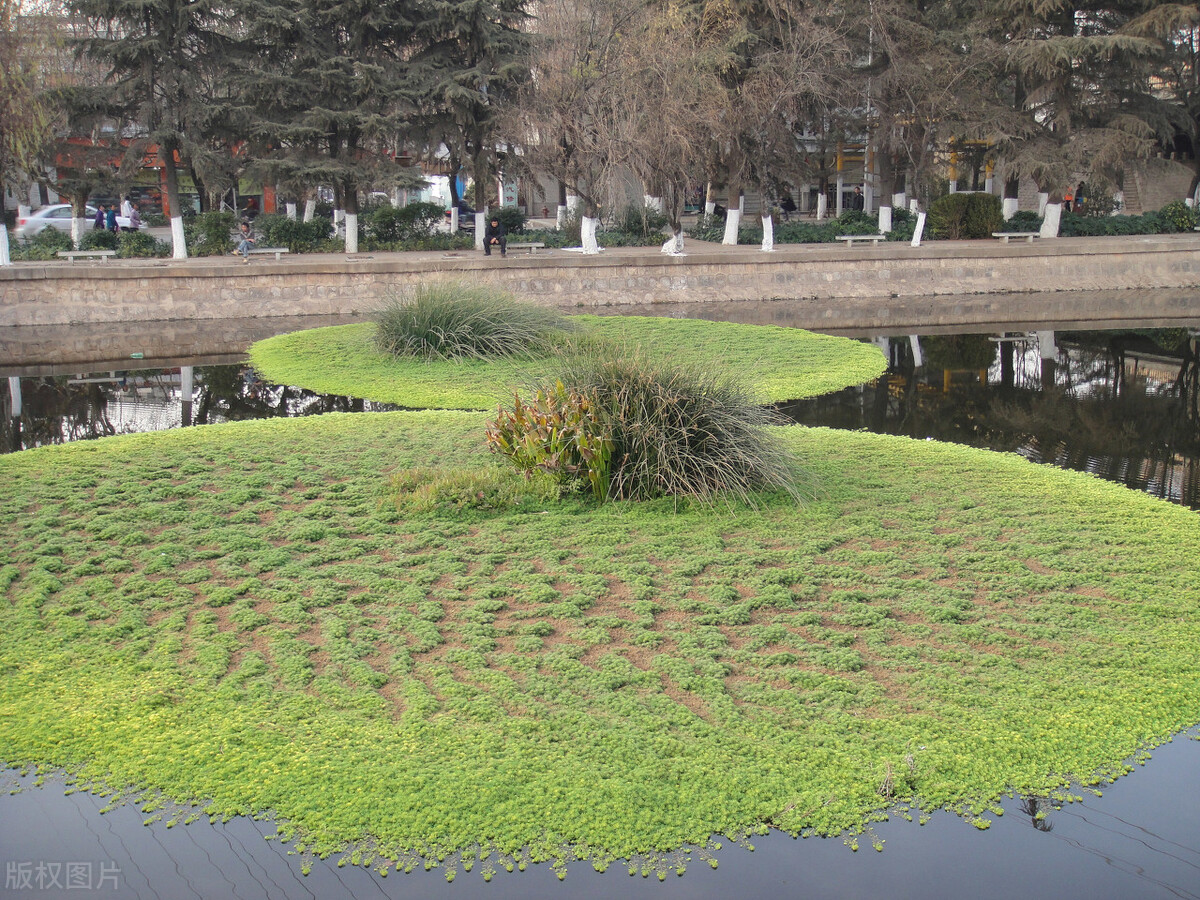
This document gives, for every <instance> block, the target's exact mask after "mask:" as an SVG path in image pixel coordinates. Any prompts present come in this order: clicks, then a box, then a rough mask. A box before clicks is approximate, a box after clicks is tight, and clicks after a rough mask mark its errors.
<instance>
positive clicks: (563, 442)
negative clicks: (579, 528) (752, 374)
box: [487, 350, 795, 501]
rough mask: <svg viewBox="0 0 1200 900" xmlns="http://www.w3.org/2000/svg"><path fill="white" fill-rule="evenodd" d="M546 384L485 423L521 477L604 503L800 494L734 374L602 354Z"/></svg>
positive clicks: (573, 359)
mask: <svg viewBox="0 0 1200 900" xmlns="http://www.w3.org/2000/svg"><path fill="white" fill-rule="evenodd" d="M546 383H547V384H549V385H551V386H550V387H543V388H541V389H540V390H538V391H537V392H536V393H535V394H534V399H533V400H532V401H531V402H530V403H524V402H522V401H521V400H520V399H519V398H517V399H516V400H515V401H514V404H513V406H512V408H511V409H501V410H500V412H499V414H498V416H497V418H496V419H495V420H494V421H493V422H491V423H489V425H488V429H487V440H488V446H489V447H490V449H492V450H493V451H494V452H497V453H500V454H502V455H503V456H505V457H507V458H508V459H510V460H512V461H513V463H514V464H516V465H517V466H518V468H520V469H521V470H522V471H525V472H527V473H528V472H533V471H542V472H546V473H548V474H550V475H552V476H553V477H555V478H556V479H558V480H560V481H564V482H570V481H573V480H574V481H579V482H582V483H585V484H587V485H588V486H589V487H590V488H591V490H592V492H593V494H594V495H595V496H596V497H598V498H600V499H602V500H648V499H653V498H656V497H693V498H697V499H701V500H705V501H711V500H715V499H717V498H719V497H730V496H732V497H737V498H741V499H744V500H746V499H749V495H750V492H752V491H755V490H759V489H764V488H765V489H783V490H786V491H788V492H789V493H793V494H794V493H795V487H794V485H795V473H794V462H793V460H792V458H791V456H790V455H789V454H788V453H787V452H786V451H785V450H784V449H783V448H782V447H781V445H780V444H779V443H777V439H776V436H775V435H773V434H771V433H770V430H769V429H767V428H766V427H765V426H766V425H769V424H773V423H776V422H778V421H779V419H778V417H777V414H776V413H774V412H773V411H771V410H768V409H766V408H764V407H762V406H760V405H759V404H757V403H756V402H755V401H754V399H753V398H752V397H751V396H750V393H749V391H748V390H747V389H746V388H745V387H744V386H743V385H742V384H741V383H740V382H739V381H738V380H737V379H736V378H735V377H733V376H731V375H729V374H728V373H722V372H716V373H713V372H710V371H707V370H706V369H704V368H701V367H698V366H681V365H674V364H671V363H667V362H659V361H652V360H650V359H648V358H647V357H645V356H642V355H640V354H632V355H628V354H623V353H616V354H614V353H611V352H605V351H604V350H597V351H593V352H585V353H580V354H577V355H574V356H568V357H564V360H563V364H562V366H561V368H560V370H559V372H558V373H557V376H556V377H553V378H551V379H547V382H546Z"/></svg>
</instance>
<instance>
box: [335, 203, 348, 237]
mask: <svg viewBox="0 0 1200 900" xmlns="http://www.w3.org/2000/svg"><path fill="white" fill-rule="evenodd" d="M345 221H346V211H345V210H344V209H335V210H334V211H333V236H334V237H337V236H338V235H339V234H344V233H345V232H343V231H342V226H343V224H344V223H345Z"/></svg>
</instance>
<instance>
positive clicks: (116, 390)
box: [0, 365, 391, 451]
mask: <svg viewBox="0 0 1200 900" xmlns="http://www.w3.org/2000/svg"><path fill="white" fill-rule="evenodd" d="M183 383H184V379H183V378H182V377H181V372H180V369H179V368H178V367H176V368H174V369H153V370H140V371H127V372H110V373H102V374H97V375H73V376H65V375H56V376H45V377H38V378H22V379H21V380H20V384H21V395H22V404H21V406H22V409H21V415H20V417H19V419H14V418H13V417H12V416H11V410H12V405H11V404H12V399H11V396H8V397H5V400H6V403H5V404H4V411H5V414H4V416H3V417H2V421H0V444H2V446H3V448H4V450H6V451H11V450H21V449H26V448H29V447H40V446H44V445H47V444H64V443H68V442H70V441H80V440H89V439H92V438H98V437H105V436H108V435H114V434H131V433H134V432H142V431H160V430H165V429H168V428H179V427H181V426H187V425H191V424H196V425H205V424H213V423H218V422H232V421H237V420H242V419H264V418H271V417H276V416H286V417H297V416H311V415H320V414H321V413H327V412H363V411H366V410H380V409H388V408H391V407H387V406H385V405H383V404H372V403H367V402H365V401H363V400H359V399H356V398H353V397H336V396H330V395H326V394H316V393H313V392H312V391H306V390H301V389H299V388H293V387H285V386H280V385H268V384H266V383H264V382H263V381H261V380H260V379H259V378H258V377H257V376H256V375H255V374H254V372H253V371H252V370H250V369H249V368H247V367H246V366H244V365H223V366H204V367H197V368H196V369H195V370H194V376H193V389H192V392H191V396H190V397H184V396H183V389H182V385H183Z"/></svg>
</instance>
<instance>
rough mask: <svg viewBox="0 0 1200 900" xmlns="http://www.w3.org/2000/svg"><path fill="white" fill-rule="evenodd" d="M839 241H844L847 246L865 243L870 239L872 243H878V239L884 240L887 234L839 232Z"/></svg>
mask: <svg viewBox="0 0 1200 900" xmlns="http://www.w3.org/2000/svg"><path fill="white" fill-rule="evenodd" d="M838 240H839V241H845V242H846V246H847V247H853V246H854V245H855V244H857V243H860V242H862V243H866V242H867V241H870V242H871V243H872V244H878V243H879V242H880V241H886V240H887V235H884V234H839V235H838Z"/></svg>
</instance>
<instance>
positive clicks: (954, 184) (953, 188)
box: [950, 178, 958, 194]
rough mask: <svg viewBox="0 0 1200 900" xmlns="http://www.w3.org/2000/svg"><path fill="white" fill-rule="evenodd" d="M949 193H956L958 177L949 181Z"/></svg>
mask: <svg viewBox="0 0 1200 900" xmlns="http://www.w3.org/2000/svg"><path fill="white" fill-rule="evenodd" d="M950 193H952V194H957V193H958V179H957V178H956V179H954V180H953V181H951V182H950Z"/></svg>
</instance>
